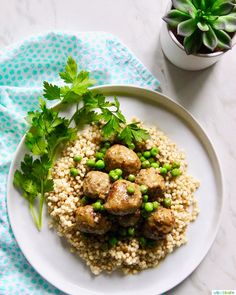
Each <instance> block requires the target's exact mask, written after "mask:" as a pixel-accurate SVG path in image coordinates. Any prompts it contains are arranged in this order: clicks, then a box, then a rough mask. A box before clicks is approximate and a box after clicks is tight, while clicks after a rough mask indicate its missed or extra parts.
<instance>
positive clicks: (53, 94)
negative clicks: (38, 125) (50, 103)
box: [43, 81, 60, 100]
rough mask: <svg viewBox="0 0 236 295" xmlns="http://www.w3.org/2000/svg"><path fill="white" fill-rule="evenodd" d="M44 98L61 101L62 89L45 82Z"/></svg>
mask: <svg viewBox="0 0 236 295" xmlns="http://www.w3.org/2000/svg"><path fill="white" fill-rule="evenodd" d="M43 86H44V89H43V91H44V92H43V96H44V97H45V98H47V99H48V100H54V99H60V87H58V86H56V85H53V84H50V83H48V82H46V81H44V82H43Z"/></svg>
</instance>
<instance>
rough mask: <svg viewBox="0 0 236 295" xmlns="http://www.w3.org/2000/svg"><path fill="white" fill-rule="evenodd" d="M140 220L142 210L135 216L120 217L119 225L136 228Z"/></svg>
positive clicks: (134, 214)
mask: <svg viewBox="0 0 236 295" xmlns="http://www.w3.org/2000/svg"><path fill="white" fill-rule="evenodd" d="M139 219H140V210H139V209H138V210H136V211H135V212H134V213H133V214H127V215H124V216H119V217H118V221H119V224H120V225H121V226H123V227H128V226H134V225H135V224H136V223H138V221H139Z"/></svg>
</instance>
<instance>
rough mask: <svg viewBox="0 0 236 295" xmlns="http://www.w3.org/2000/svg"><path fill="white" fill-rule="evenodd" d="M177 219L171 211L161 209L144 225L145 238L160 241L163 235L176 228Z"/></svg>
mask: <svg viewBox="0 0 236 295" xmlns="http://www.w3.org/2000/svg"><path fill="white" fill-rule="evenodd" d="M174 223H175V218H174V215H173V213H172V211H171V210H170V209H166V208H164V207H159V208H158V209H157V210H156V211H155V212H153V213H152V214H151V215H150V216H149V217H148V219H147V220H146V222H145V223H144V227H143V233H144V236H145V237H147V238H150V239H154V240H158V239H159V238H160V237H162V236H163V235H166V234H168V233H169V232H171V231H172V229H173V228H174Z"/></svg>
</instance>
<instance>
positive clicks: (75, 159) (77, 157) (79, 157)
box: [74, 155, 82, 163]
mask: <svg viewBox="0 0 236 295" xmlns="http://www.w3.org/2000/svg"><path fill="white" fill-rule="evenodd" d="M81 160H82V156H80V155H77V156H74V161H75V162H78V163H79V162H80V161H81Z"/></svg>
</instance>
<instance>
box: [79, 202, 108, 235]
mask: <svg viewBox="0 0 236 295" xmlns="http://www.w3.org/2000/svg"><path fill="white" fill-rule="evenodd" d="M76 221H77V228H78V229H79V230H80V231H81V232H84V233H92V234H98V235H103V234H105V233H106V232H108V231H109V229H110V228H111V222H110V221H109V220H108V219H107V218H106V217H105V216H103V215H102V214H101V213H99V212H95V211H94V210H93V206H91V205H87V206H83V207H79V208H78V209H77V211H76Z"/></svg>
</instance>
